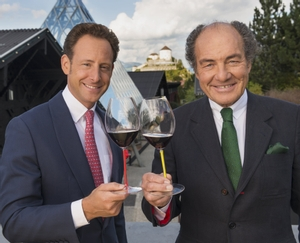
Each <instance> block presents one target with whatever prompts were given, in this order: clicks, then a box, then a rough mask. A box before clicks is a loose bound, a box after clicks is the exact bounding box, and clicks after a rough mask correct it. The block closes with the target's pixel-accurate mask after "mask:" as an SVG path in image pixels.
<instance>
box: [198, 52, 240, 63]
mask: <svg viewBox="0 0 300 243" xmlns="http://www.w3.org/2000/svg"><path fill="white" fill-rule="evenodd" d="M232 58H242V55H241V54H232V55H230V56H228V57H226V59H225V60H226V61H227V60H230V59H232ZM214 61H215V60H214V59H209V58H203V59H200V60H199V64H203V63H208V62H214Z"/></svg>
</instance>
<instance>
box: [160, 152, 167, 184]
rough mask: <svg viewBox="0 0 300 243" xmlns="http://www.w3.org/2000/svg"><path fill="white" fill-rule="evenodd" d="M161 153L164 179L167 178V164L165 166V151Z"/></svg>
mask: <svg viewBox="0 0 300 243" xmlns="http://www.w3.org/2000/svg"><path fill="white" fill-rule="evenodd" d="M159 153H160V159H161V165H162V169H163V173H164V177H165V178H167V172H166V164H165V156H164V151H163V150H162V149H160V150H159Z"/></svg>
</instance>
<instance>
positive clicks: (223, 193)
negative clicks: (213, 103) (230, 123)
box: [143, 92, 300, 243]
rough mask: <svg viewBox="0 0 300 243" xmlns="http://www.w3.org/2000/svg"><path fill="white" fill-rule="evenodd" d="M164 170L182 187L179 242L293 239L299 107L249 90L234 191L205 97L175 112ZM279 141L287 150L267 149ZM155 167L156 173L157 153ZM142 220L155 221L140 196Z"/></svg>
mask: <svg viewBox="0 0 300 243" xmlns="http://www.w3.org/2000/svg"><path fill="white" fill-rule="evenodd" d="M175 116H176V129H175V133H174V136H173V138H172V139H171V141H170V143H169V145H168V146H167V147H166V148H165V162H166V169H167V172H168V173H170V174H171V175H172V179H173V181H174V182H178V183H180V184H183V185H184V186H185V191H184V192H183V193H182V194H181V195H180V196H175V197H173V199H172V202H171V218H172V217H175V216H177V215H179V214H181V221H180V224H181V227H180V232H179V235H178V238H177V241H176V242H178V243H192V242H193V243H194V242H201V243H210V242H213V243H228V242H230V243H292V242H293V243H294V242H296V241H295V238H294V235H293V232H292V228H291V219H290V208H291V207H292V208H293V210H294V211H295V212H296V213H297V214H298V215H300V107H299V106H298V105H295V104H290V103H287V102H283V101H279V100H275V99H271V98H267V97H262V96H257V95H253V94H251V93H249V92H248V105H247V115H246V136H245V156H244V164H243V169H242V174H241V178H240V181H239V185H238V188H237V191H236V192H234V189H233V187H232V185H231V182H230V180H229V178H228V175H227V170H226V166H225V162H224V159H223V155H222V149H221V145H220V141H219V137H218V133H217V129H216V126H215V122H214V118H213V114H212V111H211V108H210V105H209V101H208V98H207V97H205V98H202V99H200V100H197V101H195V102H193V103H190V104H187V105H185V106H183V107H180V108H178V109H176V110H175ZM277 142H280V143H281V144H282V145H284V146H287V147H289V150H288V151H287V152H286V153H278V154H266V151H267V150H268V148H269V146H270V145H274V144H275V143H277ZM152 170H153V171H154V172H155V173H161V171H162V170H161V162H160V158H159V154H158V153H157V152H156V154H155V159H154V161H153V167H152ZM143 211H144V213H145V215H146V216H147V218H148V219H149V220H150V221H152V222H153V225H154V226H156V225H158V222H157V221H156V220H155V218H154V217H153V215H152V210H151V206H150V205H149V203H148V202H146V201H145V199H144V200H143Z"/></svg>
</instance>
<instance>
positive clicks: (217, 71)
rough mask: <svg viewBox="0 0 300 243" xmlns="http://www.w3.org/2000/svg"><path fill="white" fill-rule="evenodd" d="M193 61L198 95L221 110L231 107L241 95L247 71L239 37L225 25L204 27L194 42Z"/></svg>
mask: <svg viewBox="0 0 300 243" xmlns="http://www.w3.org/2000/svg"><path fill="white" fill-rule="evenodd" d="M195 57H196V63H197V64H196V65H197V66H196V77H197V78H198V80H199V83H200V87H201V89H202V91H203V92H204V93H205V94H206V95H207V96H208V98H210V99H211V100H213V101H214V102H216V103H217V104H219V105H221V106H223V107H228V106H230V105H232V104H234V103H235V102H236V101H237V100H238V99H239V98H240V97H241V96H242V94H243V93H244V90H245V88H246V86H247V84H248V78H249V72H250V70H251V64H250V63H248V62H247V60H246V58H245V53H244V48H243V41H242V38H241V36H240V35H239V33H238V32H237V31H236V30H235V29H234V28H233V27H232V26H230V25H229V24H218V25H212V26H209V27H207V28H206V29H205V30H203V32H202V33H201V34H200V35H199V36H198V38H197V39H196V43H195Z"/></svg>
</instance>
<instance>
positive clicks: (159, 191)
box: [141, 172, 173, 207]
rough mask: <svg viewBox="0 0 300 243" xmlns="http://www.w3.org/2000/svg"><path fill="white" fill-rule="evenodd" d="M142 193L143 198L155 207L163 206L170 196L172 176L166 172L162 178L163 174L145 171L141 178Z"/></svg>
mask: <svg viewBox="0 0 300 243" xmlns="http://www.w3.org/2000/svg"><path fill="white" fill-rule="evenodd" d="M141 187H142V188H143V193H144V197H145V199H146V200H147V201H148V202H149V203H150V204H151V205H152V206H156V207H164V206H165V205H167V204H168V203H169V202H170V200H171V197H172V191H173V186H172V177H171V175H169V174H167V178H164V176H163V174H160V175H157V174H154V173H150V172H149V173H146V174H144V175H143V178H142V185H141Z"/></svg>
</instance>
